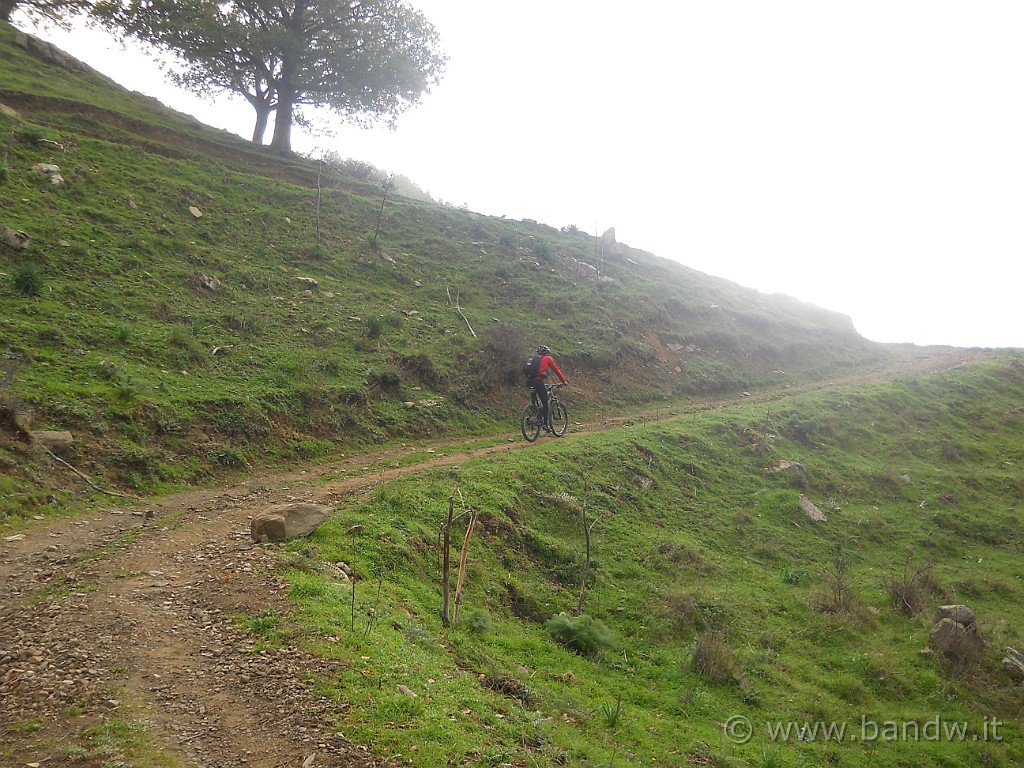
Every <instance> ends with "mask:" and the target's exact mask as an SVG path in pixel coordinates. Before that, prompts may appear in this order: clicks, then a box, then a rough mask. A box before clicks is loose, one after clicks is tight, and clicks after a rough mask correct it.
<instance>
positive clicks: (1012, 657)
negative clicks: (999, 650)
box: [1003, 646, 1024, 683]
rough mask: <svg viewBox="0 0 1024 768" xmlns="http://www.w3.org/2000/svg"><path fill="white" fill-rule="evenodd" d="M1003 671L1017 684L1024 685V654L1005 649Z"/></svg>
mask: <svg viewBox="0 0 1024 768" xmlns="http://www.w3.org/2000/svg"><path fill="white" fill-rule="evenodd" d="M1003 653H1005V654H1006V656H1004V657H1003V670H1004V671H1005V672H1006V674H1008V675H1009V676H1010V678H1011V679H1012V680H1013V681H1014V682H1015V683H1024V653H1021V652H1020V651H1018V650H1017V649H1015V648H1011V647H1010V646H1006V647H1005V648H1003Z"/></svg>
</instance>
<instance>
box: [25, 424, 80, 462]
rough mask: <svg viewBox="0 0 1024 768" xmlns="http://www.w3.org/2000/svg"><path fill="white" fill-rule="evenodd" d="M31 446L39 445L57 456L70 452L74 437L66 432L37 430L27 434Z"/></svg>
mask: <svg viewBox="0 0 1024 768" xmlns="http://www.w3.org/2000/svg"><path fill="white" fill-rule="evenodd" d="M28 437H29V440H30V441H31V442H32V445H40V446H42V447H43V448H46V449H47V450H48V451H50V452H51V453H55V454H57V455H58V456H60V455H61V454H64V453H67V452H68V451H69V450H71V446H72V445H73V444H74V442H75V438H74V436H73V435H72V434H71V433H70V432H67V431H51V430H37V431H35V432H29V433H28Z"/></svg>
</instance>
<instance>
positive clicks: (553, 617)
mask: <svg viewBox="0 0 1024 768" xmlns="http://www.w3.org/2000/svg"><path fill="white" fill-rule="evenodd" d="M1022 388H1024V367H1022V365H1021V362H1020V361H1019V360H1008V361H1004V362H1001V363H998V364H988V365H984V366H978V367H976V368H970V369H960V370H957V371H953V372H949V373H945V374H936V375H931V376H928V377H924V378H921V379H907V380H901V381H896V382H892V383H890V384H886V385H884V386H882V385H879V386H872V387H870V388H865V387H863V386H861V387H853V386H851V387H846V388H835V389H830V390H829V391H827V392H824V393H822V394H804V395H794V396H792V397H790V398H788V399H782V400H778V401H776V402H774V403H772V404H771V405H756V404H749V405H744V406H742V407H733V408H730V409H727V410H725V411H720V412H715V413H712V412H700V413H691V414H689V415H679V416H678V417H677V418H675V419H671V420H668V421H663V422H658V423H648V424H640V423H637V424H634V425H631V426H627V427H625V428H623V429H621V430H618V431H616V432H614V433H604V434H601V435H594V436H590V437H577V438H576V439H574V440H572V441H570V442H563V443H554V444H549V445H547V446H546V449H543V450H531V451H517V452H514V453H512V454H509V455H507V456H506V457H502V458H500V459H488V460H483V461H475V462H472V463H466V464H464V465H462V466H460V467H458V468H457V469H454V470H444V471H438V472H435V473H433V474H431V475H427V476H423V475H419V476H417V477H415V478H410V479H406V480H401V481H397V482H391V483H388V484H387V485H385V486H383V487H381V488H379V489H378V490H377V491H376V492H375V493H374V495H373V498H372V499H371V500H369V501H365V502H361V503H358V504H351V505H349V506H342V507H341V508H340V512H339V514H338V515H336V516H335V518H333V519H332V520H331V521H330V522H329V523H328V524H326V525H325V526H324V527H322V528H321V529H320V530H319V531H318V532H317V533H316V534H315V535H314V537H313V538H312V540H311V541H302V542H297V543H295V544H292V545H290V546H288V547H286V550H285V552H284V553H283V560H282V562H283V565H282V567H283V569H284V573H285V574H286V575H287V578H288V579H289V581H290V584H291V597H292V599H293V601H294V602H295V604H296V606H297V607H298V609H299V610H300V618H299V619H298V621H295V622H293V621H285V620H283V619H282V618H281V617H277V616H275V615H273V614H268V615H265V616H263V617H260V618H258V619H256V620H254V621H252V622H251V623H250V627H251V628H252V629H253V630H254V631H255V632H257V633H259V634H261V635H262V636H263V638H264V642H265V643H267V644H270V645H276V644H288V643H295V642H301V643H304V644H306V645H308V646H311V647H313V648H316V649H318V650H319V652H320V653H322V654H323V655H324V656H326V657H331V658H335V659H340V660H341V661H342V662H343V664H341V665H340V666H341V668H343V669H347V670H348V671H347V672H345V673H343V674H341V675H340V676H339V677H337V678H330V679H324V680H322V681H321V683H322V685H323V687H324V689H325V690H326V691H329V692H331V693H333V695H335V696H337V698H338V699H339V702H349V703H350V704H351V706H348V707H344V708H342V707H340V708H339V715H338V718H339V719H338V727H339V728H340V729H341V730H342V731H343V732H344V733H345V734H346V735H347V736H348V737H349V738H351V739H353V740H354V741H355V742H356V743H373V744H375V745H377V749H378V750H379V751H382V752H383V753H384V754H390V755H393V756H395V757H396V758H398V759H400V760H401V761H407V762H408V763H410V764H413V765H418V766H446V765H494V766H498V765H510V764H512V765H537V766H541V765H543V766H547V765H575V766H587V765H593V766H597V765H601V766H606V765H611V766H624V765H642V764H646V765H670V766H687V765H743V766H747V765H750V766H797V765H836V766H860V765H866V764H871V765H878V766H911V765H912V766H950V765H988V766H1011V765H1021V764H1022V762H1024V746H1022V745H1024V742H1022V737H1024V732H1022V730H1021V721H1020V717H1021V707H1022V705H1024V689H1022V688H1021V687H1020V686H1016V685H1014V683H1013V682H1012V681H1011V680H1010V678H1009V677H1007V676H1006V675H1005V673H1004V672H1003V671H1002V669H1001V668H1000V661H1001V658H1002V654H1003V647H1004V646H1005V645H1012V646H1014V647H1016V648H1018V649H1020V647H1021V645H1022V641H1024V636H1022V635H1024V612H1022V610H1021V602H1020V590H1021V587H1022V584H1021V572H1020V557H1021V552H1022V549H1021V548H1022V544H1024V541H1022V534H1021V531H1022V530H1024V528H1022V523H1024V518H1022V516H1021V512H1020V509H1019V504H1020V500H1021V494H1022V491H1024V481H1022V479H1021V475H1020V471H1019V468H1020V464H1021V462H1022V461H1024V438H1022V437H1021V435H1022V434H1024V421H1022V415H1021V409H1020V392H1021V391H1022ZM801 496H804V497H806V498H808V499H809V500H811V501H812V502H813V503H815V504H816V505H817V506H818V508H819V509H820V510H821V511H823V512H824V513H825V516H826V517H827V520H826V521H823V522H814V521H812V520H811V519H809V517H808V516H807V514H806V513H805V512H804V510H803V509H802V507H801V502H800V499H801ZM449 499H452V500H453V501H454V508H455V512H456V522H455V525H454V530H453V541H454V549H455V554H454V557H455V558H456V560H457V556H458V551H459V548H460V547H461V544H462V540H463V533H464V531H465V530H466V528H467V525H468V520H469V517H470V516H471V515H472V514H474V513H475V514H476V515H477V522H476V525H475V528H474V533H473V536H472V538H471V540H470V544H469V559H468V566H467V569H466V574H465V591H464V595H463V604H462V609H461V611H462V612H461V615H460V619H459V621H458V623H457V624H456V626H455V627H454V628H449V629H445V628H444V627H443V626H442V623H441V621H440V618H439V612H440V610H441V588H440V583H441V573H440V557H439V551H438V545H439V530H440V528H441V526H442V525H443V523H444V520H445V517H446V515H447V511H448V508H449ZM584 511H585V512H586V515H587V517H586V520H587V521H588V526H589V527H590V528H591V560H590V564H589V572H588V575H587V587H588V588H587V591H586V597H585V615H586V616H587V617H588V619H587V620H588V621H592V622H593V623H592V624H590V625H589V626H588V625H583V626H573V625H572V624H573V620H571V619H569V618H567V617H566V616H562V617H559V616H558V614H560V613H566V614H572V613H574V612H575V609H576V607H577V606H578V601H579V596H580V590H581V584H582V581H583V578H584V574H585V573H586V572H587V571H586V545H585V535H584V530H583V521H584ZM340 562H344V563H346V564H348V565H349V566H350V567H351V568H352V569H354V570H355V572H356V573H357V574H358V575H359V576H360V577H361V578H362V579H363V581H362V582H361V583H360V584H359V585H358V587H357V589H356V596H355V600H354V602H353V599H352V595H351V591H352V589H353V588H352V587H351V585H350V584H349V583H348V582H347V581H345V580H344V579H343V578H342V577H341V574H340V572H339V570H338V568H337V567H336V564H338V563H340ZM453 579H454V576H453ZM453 584H454V581H453ZM894 596H895V597H898V598H899V599H894ZM949 602H963V603H966V604H968V605H969V606H970V607H972V608H973V609H974V610H975V611H976V613H977V616H978V621H979V627H980V632H981V634H982V636H983V637H984V639H985V643H986V644H985V645H984V646H983V647H977V648H974V647H971V648H959V647H958V648H947V649H943V648H942V647H938V646H936V645H935V644H933V643H931V642H930V639H929V630H930V629H931V627H932V621H933V620H932V616H933V613H934V611H935V609H936V608H937V607H938V606H939V605H942V604H945V603H949ZM908 606H910V607H908ZM335 668H336V667H335ZM399 686H404V687H405V688H406V689H408V690H411V691H412V692H414V693H416V694H417V695H418V698H412V697H411V696H410V695H409V693H408V691H405V690H403V689H401V688H400V687H399ZM736 718H745V720H737V719H736ZM997 721H998V722H997ZM730 722H731V723H732V724H733V728H734V730H733V731H731V732H730V734H732V735H733V740H730V738H728V737H727V735H726V734H725V733H723V725H724V724H727V723H730ZM737 723H738V725H737ZM786 723H794V724H795V725H794V727H796V728H803V727H804V726H805V725H806V727H807V728H808V729H809V730H807V731H806V732H805V733H804V737H803V738H800V737H799V736H798V735H797V732H796V731H792V732H791V733H790V735H789V736H788V737H786V736H785V735H784V733H780V732H776V733H775V735H774V738H773V736H772V731H771V729H772V728H776V727H778V728H784V727H785V724H786ZM894 723H895V724H897V725H893V724H894ZM940 723H941V724H942V725H941V728H943V729H946V730H943V731H939V732H936V730H935V729H936V728H939V727H940V726H939V724H940ZM815 724H820V728H821V729H822V730H819V731H818V732H817V733H816V735H815V736H813V737H812V736H811V735H810V734H811V733H812V729H813V728H814V727H815ZM832 724H835V725H834V728H835V729H844V728H845V731H842V732H841V731H839V730H832V731H830V732H829V734H828V735H827V734H826V732H825V731H824V730H823V729H824V728H825V727H826V726H828V727H833V726H832ZM927 724H931V725H929V726H928V728H927V729H926V725H927ZM747 725H749V727H751V728H752V730H753V733H752V738H750V740H749V742H745V743H737V742H743V741H744V739H743V738H741V737H742V736H744V735H745V734H746V733H748V732H746V731H744V730H743V729H744V728H745V727H747ZM893 728H896V730H895V731H894V730H893ZM961 728H966V729H967V730H965V731H962V732H961V731H960V730H958V729H961ZM873 729H877V730H873ZM993 729H995V730H993ZM840 733H842V735H841V736H840ZM915 734H916V737H915ZM933 736H934V738H933ZM399 756H401V757H400V758H399Z"/></svg>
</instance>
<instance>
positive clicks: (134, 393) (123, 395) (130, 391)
mask: <svg viewBox="0 0 1024 768" xmlns="http://www.w3.org/2000/svg"><path fill="white" fill-rule="evenodd" d="M138 395H139V390H138V389H136V388H135V385H134V384H132V383H131V382H130V381H122V382H119V383H118V385H117V387H116V388H115V389H114V396H115V397H116V398H117V399H118V400H120V401H121V402H124V403H130V402H132V401H133V400H134V399H135V398H136V397H138Z"/></svg>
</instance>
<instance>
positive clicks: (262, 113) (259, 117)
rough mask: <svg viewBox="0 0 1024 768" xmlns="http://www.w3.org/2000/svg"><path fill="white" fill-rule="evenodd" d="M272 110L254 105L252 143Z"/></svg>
mask: <svg viewBox="0 0 1024 768" xmlns="http://www.w3.org/2000/svg"><path fill="white" fill-rule="evenodd" d="M0 1H2V0H0ZM273 111H274V110H273V108H272V107H262V106H261V107H256V127H255V128H253V130H252V141H253V144H262V143H263V137H264V136H265V135H266V133H267V123H268V122H270V113H271V112H273Z"/></svg>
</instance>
